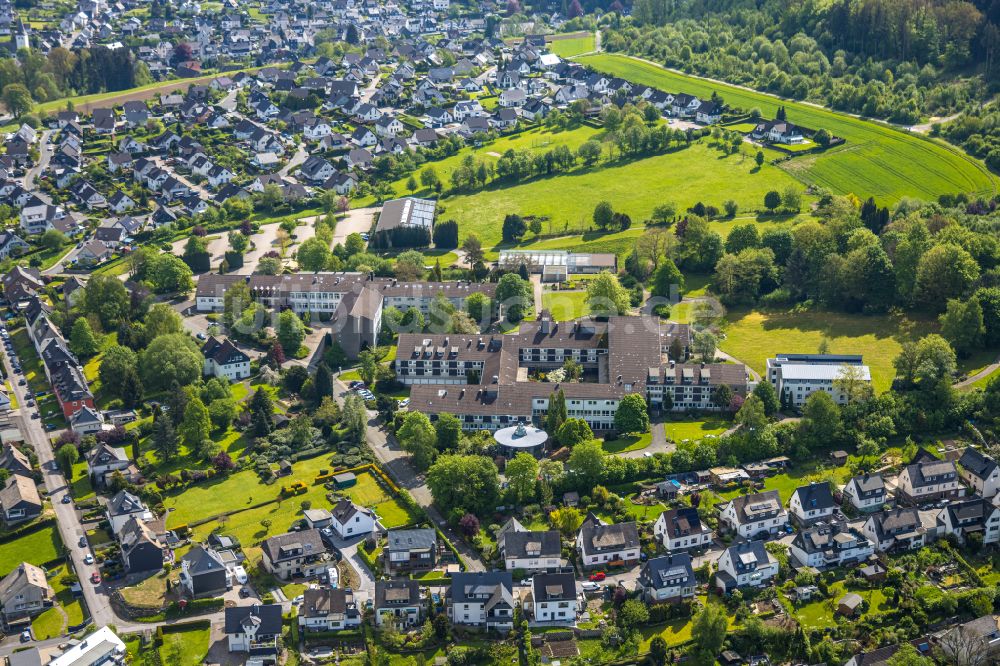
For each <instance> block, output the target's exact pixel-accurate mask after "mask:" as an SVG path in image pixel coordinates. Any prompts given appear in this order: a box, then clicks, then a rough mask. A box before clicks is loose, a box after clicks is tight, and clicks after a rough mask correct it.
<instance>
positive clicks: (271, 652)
mask: <svg viewBox="0 0 1000 666" xmlns="http://www.w3.org/2000/svg"><path fill="white" fill-rule="evenodd" d="M225 632H226V639H227V641H228V644H229V651H230V652H246V653H247V655H248V657H250V658H252V659H256V660H258V661H257V662H256V663H260V664H264V663H276V660H277V658H278V652H279V649H278V647H279V646H278V639H279V638H280V637H281V604H253V605H252V606H233V607H230V608H226V612H225Z"/></svg>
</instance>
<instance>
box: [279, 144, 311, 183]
mask: <svg viewBox="0 0 1000 666" xmlns="http://www.w3.org/2000/svg"><path fill="white" fill-rule="evenodd" d="M307 157H309V151H308V150H306V144H305V143H303V142H301V141H300V142H299V144H298V146H296V148H295V154H294V155H292V156H291V157H290V158H289V159H288V161H287V162H285V166H283V167H281V170H280V171H278V175H279V176H287V175H288V174H289V173H291V172H292V171H293V170H294V169H297V168H298V166H299V165H300V164H302V163H303V162H305V161H306V158H307Z"/></svg>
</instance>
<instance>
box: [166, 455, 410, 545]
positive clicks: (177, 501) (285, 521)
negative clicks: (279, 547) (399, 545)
mask: <svg viewBox="0 0 1000 666" xmlns="http://www.w3.org/2000/svg"><path fill="white" fill-rule="evenodd" d="M330 467H331V466H330V464H329V462H328V461H327V458H326V457H323V456H321V457H318V458H312V459H310V460H304V461H301V462H298V463H295V465H294V468H293V472H292V474H291V475H290V476H287V477H283V478H282V479H281V480H280V481H279V482H277V483H275V484H271V485H265V484H262V483H260V481H259V479H258V477H257V475H256V474H255V473H253V472H250V471H245V472H238V473H236V474H233V475H231V476H229V477H228V478H226V479H223V480H220V481H217V482H215V481H213V482H208V483H203V484H200V485H196V486H192V487H189V488H186V489H185V490H184V492H183V493H181V494H179V495H175V496H173V497H170V498H168V499H167V500H166V501H165V502H164V505H165V506H166V507H167V508H168V510H169V509H172V511H171V512H170V517H169V525H170V526H171V527H176V526H177V525H184V524H189V523H191V522H193V521H196V520H198V519H202V518H206V517H208V516H214V515H217V514H221V513H224V512H229V511H237V510H239V509H242V508H244V507H247V506H250V505H253V504H259V503H261V502H264V501H267V500H269V499H273V498H276V497H278V495H279V493H280V491H281V486H282V485H290V484H292V483H294V482H295V481H302V482H303V483H305V484H306V486H307V487H308V491H307V492H306V493H304V494H302V495H296V496H295V497H290V498H287V499H284V500H282V501H280V502H276V503H272V504H268V505H266V506H262V507H258V508H255V509H248V510H246V511H240V512H239V513H236V514H233V515H231V516H228V517H227V518H225V519H224V520H222V521H219V520H213V521H210V522H208V523H204V524H202V525H199V526H197V527H195V528H194V533H195V539H196V540H204V539H205V538H207V537H208V535H209V534H210V533H211V532H212V530H214V529H216V528H220V527H221V528H222V529H223V530H224V531H225V532H226V533H227V534H232V535H234V536H236V537H238V538H239V539H240V541H241V542H242V543H243V546H244V549H245V550H247V557H248V558H249V559H250V560H251V561H252V560H253V559H254V556H255V555H256V554H257V552H258V549H256V548H253V546H256V544H257V543H259V542H260V541H261V540H262V539H265V538H267V537H269V536H274V535H276V534H283V533H284V532H286V531H288V528H289V527H290V526H291V524H292V523H293V522H295V521H296V520H298V519H299V518H301V517H302V502H305V501H308V502H310V503H311V506H312V508H321V507H329V506H330V503H329V502H328V501H327V499H326V494H327V492H328V491H327V490H326V488H324V487H323V486H322V485H321V484H315V483H313V481H314V479H315V478H316V475H317V474H318V473H319V470H320V469H329V468H330ZM346 494H347V495H349V496H350V497H351V499H352V500H354V501H355V502H357V503H358V504H360V505H362V506H366V507H370V508H372V509H374V510H375V512H376V513H377V514H378V515H379V516H380V517H381V518H382V522H383V524H384V525H385V526H386V527H399V526H401V525H407V524H410V523H412V522H414V521H415V520H416V517H415V516H412V515H411V514H410V512H409V511H408V510H407V509H406V508H405V507H403V506H402V505H401V504H399V502H397V501H396V500H395V499H393V498H392V497H390V496H389V495H388V494H386V493H385V491H383V490H382V488H381V487H380V486H379V485H378V484H377V483H376V482H375V479H374V478H373V477H372V476H371V474H359V475H358V483H357V485H355V486H354V487H352V488H349V489H347V491H346ZM261 521H270V523H269V524H268V525H266V526H265V525H264V524H262V523H261Z"/></svg>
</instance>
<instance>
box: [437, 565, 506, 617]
mask: <svg viewBox="0 0 1000 666" xmlns="http://www.w3.org/2000/svg"><path fill="white" fill-rule="evenodd" d="M447 599H448V618H449V619H450V620H451V621H452V623H453V624H462V625H468V626H474V627H483V628H485V629H487V630H489V629H497V630H498V631H510V630H511V629H512V628H513V627H514V583H513V580H512V578H511V573H510V572H509V571H478V572H461V573H455V574H453V575H452V578H451V585H450V586H449V588H448V597H447Z"/></svg>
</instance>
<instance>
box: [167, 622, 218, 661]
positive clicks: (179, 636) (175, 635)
mask: <svg viewBox="0 0 1000 666" xmlns="http://www.w3.org/2000/svg"><path fill="white" fill-rule="evenodd" d="M210 635H211V629H209V628H208V627H205V628H195V629H186V630H185V631H177V632H170V633H164V634H163V645H161V646H160V659H162V660H163V663H164V664H177V665H178V666H198V664H201V663H202V662H203V661H204V659H205V656H206V655H207V654H208V647H209V645H208V642H209V638H210Z"/></svg>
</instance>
